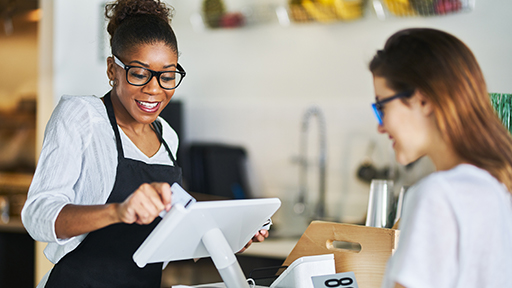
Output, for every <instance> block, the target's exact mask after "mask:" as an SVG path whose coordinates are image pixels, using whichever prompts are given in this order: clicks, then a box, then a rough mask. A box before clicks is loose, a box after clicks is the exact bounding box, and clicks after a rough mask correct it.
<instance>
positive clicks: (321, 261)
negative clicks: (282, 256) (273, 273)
mask: <svg viewBox="0 0 512 288" xmlns="http://www.w3.org/2000/svg"><path fill="white" fill-rule="evenodd" d="M335 273H336V267H335V265H334V254H325V255H315V256H304V257H300V258H299V259H297V260H295V261H293V263H292V264H291V265H290V266H289V267H288V268H287V269H286V270H284V272H283V273H282V274H281V275H279V277H278V278H277V279H276V280H275V281H274V282H273V283H272V285H270V288H314V286H313V281H312V280H311V277H313V276H321V275H330V274H335Z"/></svg>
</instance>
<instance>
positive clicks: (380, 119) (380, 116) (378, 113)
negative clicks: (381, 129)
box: [372, 103, 383, 126]
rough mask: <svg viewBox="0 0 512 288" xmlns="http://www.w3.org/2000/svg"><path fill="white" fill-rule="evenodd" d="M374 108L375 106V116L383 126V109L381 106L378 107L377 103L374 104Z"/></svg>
mask: <svg viewBox="0 0 512 288" xmlns="http://www.w3.org/2000/svg"><path fill="white" fill-rule="evenodd" d="M372 108H373V113H374V114H375V118H377V121H378V122H379V125H381V126H382V116H383V113H382V111H381V110H380V109H379V107H377V105H376V104H375V103H373V104H372Z"/></svg>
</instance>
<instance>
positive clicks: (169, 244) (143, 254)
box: [133, 198, 281, 267]
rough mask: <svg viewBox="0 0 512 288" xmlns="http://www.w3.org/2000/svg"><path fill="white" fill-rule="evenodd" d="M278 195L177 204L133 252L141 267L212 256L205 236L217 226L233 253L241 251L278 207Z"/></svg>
mask: <svg viewBox="0 0 512 288" xmlns="http://www.w3.org/2000/svg"><path fill="white" fill-rule="evenodd" d="M280 206H281V201H280V200H279V199H278V198H266V199H244V200H223V201H204V202H196V203H192V204H190V205H189V206H188V207H187V208H184V207H183V205H179V204H176V205H174V206H173V207H172V208H171V210H170V211H169V212H168V213H167V214H166V215H165V216H164V218H163V219H162V221H160V223H159V224H158V225H157V227H156V228H155V229H154V230H153V232H151V234H150V235H149V236H148V237H147V238H146V240H145V241H144V243H142V245H141V246H140V247H139V249H137V251H136V252H135V253H134V254H133V260H134V261H135V263H136V264H137V265H138V266H139V267H144V266H146V264H148V263H155V262H166V261H177V260H184V259H193V258H203V257H208V256H210V253H209V252H208V251H207V250H206V248H205V246H204V245H203V243H202V237H203V235H204V234H205V233H206V232H208V231H210V230H212V229H215V228H219V229H220V230H221V232H222V233H223V234H224V237H225V238H226V240H227V242H228V243H229V246H230V247H231V249H232V251H233V252H234V253H236V252H238V251H240V250H241V249H242V248H243V247H244V246H245V245H246V244H247V242H249V240H250V239H251V238H252V237H253V236H254V235H255V234H256V232H257V231H258V230H259V229H260V228H261V227H262V225H263V224H264V223H265V222H266V221H267V220H268V219H269V218H270V217H271V216H272V215H273V214H274V213H275V212H276V211H277V209H279V207H280Z"/></svg>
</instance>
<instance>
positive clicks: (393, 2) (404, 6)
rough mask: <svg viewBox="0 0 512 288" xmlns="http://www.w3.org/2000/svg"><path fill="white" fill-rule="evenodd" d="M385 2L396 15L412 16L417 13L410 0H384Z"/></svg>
mask: <svg viewBox="0 0 512 288" xmlns="http://www.w3.org/2000/svg"><path fill="white" fill-rule="evenodd" d="M384 4H386V7H387V8H388V10H389V12H391V13H392V14H393V15H395V16H411V15H415V14H416V11H415V10H414V8H413V7H412V6H411V3H410V2H409V0H384Z"/></svg>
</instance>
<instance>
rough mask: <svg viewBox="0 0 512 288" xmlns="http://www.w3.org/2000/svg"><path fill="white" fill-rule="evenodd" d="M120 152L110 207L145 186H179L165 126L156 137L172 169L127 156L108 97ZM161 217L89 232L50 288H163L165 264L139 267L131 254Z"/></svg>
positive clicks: (66, 258)
mask: <svg viewBox="0 0 512 288" xmlns="http://www.w3.org/2000/svg"><path fill="white" fill-rule="evenodd" d="M104 100H105V106H106V108H107V113H108V116H109V120H110V124H111V125H112V129H113V130H114V134H115V137H116V145H117V152H118V164H117V174H116V179H115V183H114V188H113V189H112V192H111V193H110V196H109V198H108V200H107V203H121V202H123V201H124V200H125V199H126V198H127V197H128V196H130V195H131V194H132V193H133V192H134V191H135V190H136V189H137V188H139V186H140V185H141V184H143V183H151V182H167V183H169V184H172V183H174V182H178V183H180V184H181V168H180V167H178V166H177V163H176V161H175V159H174V157H173V155H172V153H171V151H170V149H169V147H168V146H167V143H165V141H164V140H163V138H162V134H161V130H162V129H161V124H160V123H158V122H156V121H155V122H154V123H153V128H155V133H156V134H157V136H158V138H159V139H160V142H161V143H162V144H163V145H164V146H165V148H166V150H167V152H168V153H169V157H170V158H171V160H172V162H173V164H174V166H168V165H157V164H146V163H144V162H141V161H138V160H133V159H126V158H124V152H123V146H122V143H121V137H120V135H119V130H118V127H117V122H116V119H115V115H114V109H113V107H112V101H111V99H110V92H109V93H107V94H106V95H105V97H104ZM160 220H161V218H160V217H157V218H156V219H155V220H154V221H153V222H152V223H151V224H149V225H138V224H125V223H117V224H113V225H110V226H107V227H104V228H102V229H99V230H96V231H93V232H90V233H89V234H88V235H87V236H86V237H85V239H84V240H83V241H82V242H81V243H80V244H79V245H78V247H77V248H76V249H75V250H73V251H71V252H69V253H68V254H66V255H65V256H64V257H63V258H62V259H61V260H60V261H59V262H58V263H57V264H55V266H54V267H53V269H52V271H51V272H50V276H49V278H48V281H47V283H46V286H45V287H46V288H52V287H105V288H106V287H109V288H114V287H123V288H125V287H154V288H160V282H161V277H162V263H153V264H148V265H146V266H145V267H144V268H139V267H138V266H137V265H136V264H135V262H133V259H132V255H133V253H135V251H136V250H137V249H138V248H139V246H140V245H141V244H142V242H144V240H145V239H146V237H147V236H148V235H149V234H150V233H151V231H153V229H154V228H155V226H156V225H157V224H158V223H159V222H160Z"/></svg>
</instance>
